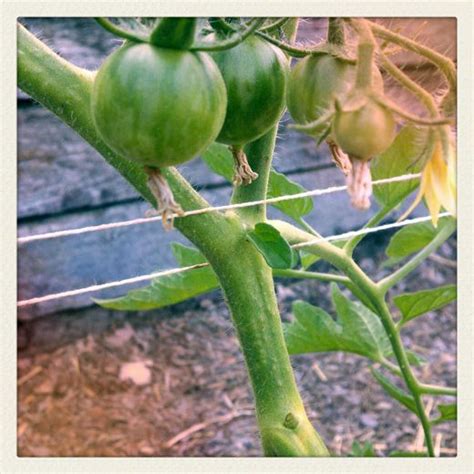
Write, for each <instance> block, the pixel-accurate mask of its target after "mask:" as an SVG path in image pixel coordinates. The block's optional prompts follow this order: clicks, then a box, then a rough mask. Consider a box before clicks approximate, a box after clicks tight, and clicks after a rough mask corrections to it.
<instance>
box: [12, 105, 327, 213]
mask: <svg viewBox="0 0 474 474" xmlns="http://www.w3.org/2000/svg"><path fill="white" fill-rule="evenodd" d="M288 123H289V120H286V119H285V120H284V121H283V123H282V127H281V131H280V136H283V135H284V136H285V139H284V140H279V142H278V147H277V150H276V156H275V167H276V168H277V169H278V170H279V171H281V172H285V173H286V172H291V171H292V170H294V169H301V168H308V167H312V166H318V165H321V164H322V163H329V158H328V157H327V153H326V150H325V149H324V148H322V149H320V150H316V147H315V145H314V141H313V140H312V139H311V138H309V137H306V136H303V135H301V134H298V133H296V132H292V133H288V132H287V131H285V127H286V124H288ZM18 160H19V164H18V173H19V179H18V192H19V196H20V199H19V201H18V217H19V218H20V219H23V218H28V217H34V216H38V215H43V214H49V215H50V214H54V213H61V212H64V211H72V210H74V209H84V208H93V207H98V206H102V205H106V204H111V203H114V202H117V201H123V200H128V199H133V198H135V197H137V194H136V192H135V191H134V190H133V189H132V188H131V187H130V186H129V185H128V184H127V182H126V181H125V180H124V179H123V178H122V176H120V175H119V173H117V172H116V171H115V170H114V169H113V168H112V167H111V166H110V165H108V164H107V163H106V162H105V160H103V159H102V157H101V156H100V155H99V154H98V153H97V152H96V151H95V150H94V149H93V148H92V147H91V146H90V145H89V144H88V143H86V142H85V141H84V140H82V139H81V138H80V137H79V136H78V135H77V134H76V133H75V132H74V131H73V130H72V129H70V128H69V127H68V126H67V125H64V124H63V123H62V122H61V121H60V120H59V119H57V118H56V117H55V116H54V115H53V114H52V113H50V112H49V111H47V110H45V109H44V108H41V107H26V108H20V109H19V111H18ZM180 170H181V171H182V172H183V174H184V175H185V176H186V178H188V179H189V180H190V181H191V183H192V184H193V185H194V186H196V187H197V188H201V187H203V186H206V185H209V184H212V185H217V184H223V183H224V181H223V179H222V178H221V177H219V176H217V175H215V174H213V173H212V172H210V171H209V169H208V167H207V166H206V164H205V163H204V162H203V161H202V160H201V159H199V158H197V159H195V160H193V161H191V162H189V163H186V164H184V165H182V166H180Z"/></svg>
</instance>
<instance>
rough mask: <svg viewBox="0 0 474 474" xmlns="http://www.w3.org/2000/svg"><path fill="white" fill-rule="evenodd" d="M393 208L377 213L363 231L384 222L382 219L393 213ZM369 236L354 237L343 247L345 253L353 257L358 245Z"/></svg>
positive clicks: (384, 208) (383, 209)
mask: <svg viewBox="0 0 474 474" xmlns="http://www.w3.org/2000/svg"><path fill="white" fill-rule="evenodd" d="M392 209H393V208H392V207H382V208H381V209H379V210H378V211H377V213H376V214H374V215H373V216H372V217H371V218H370V219H369V220H368V221H367V223H366V224H365V225H364V227H363V229H366V228H368V227H373V226H375V225H377V224H378V223H379V222H381V221H382V219H383V218H384V217H385V216H386V215H387V214H388V213H389V212H391V211H392ZM366 235H367V234H361V235H356V236H355V237H352V238H351V239H349V240H348V241H347V242H346V244H345V245H344V247H343V250H344V252H346V254H347V255H349V256H352V253H353V252H354V249H355V248H356V247H357V245H358V244H359V243H360V242H361V241H362V239H363V238H364V237H365V236H366Z"/></svg>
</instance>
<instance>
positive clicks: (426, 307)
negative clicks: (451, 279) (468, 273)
mask: <svg viewBox="0 0 474 474" xmlns="http://www.w3.org/2000/svg"><path fill="white" fill-rule="evenodd" d="M456 294H457V290H456V285H446V286H440V287H438V288H433V289H430V290H422V291H417V292H415V293H405V294H403V295H398V296H395V298H394V299H393V302H394V303H395V305H396V306H397V307H398V309H399V310H400V311H401V313H402V324H405V323H407V322H408V321H410V320H412V319H414V318H416V317H418V316H420V315H422V314H425V313H427V312H428V311H433V310H435V309H439V308H442V307H443V306H445V305H447V304H448V303H451V301H454V300H455V299H456Z"/></svg>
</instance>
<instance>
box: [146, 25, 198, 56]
mask: <svg viewBox="0 0 474 474" xmlns="http://www.w3.org/2000/svg"><path fill="white" fill-rule="evenodd" d="M196 23H197V19H196V18H163V19H162V20H160V22H159V23H158V25H157V26H156V27H155V29H154V30H153V31H152V32H151V34H150V43H151V44H154V45H155V46H159V47H160V48H171V49H189V48H190V47H191V45H192V44H193V43H194V37H195V35H196Z"/></svg>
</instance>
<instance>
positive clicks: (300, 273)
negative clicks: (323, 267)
mask: <svg viewBox="0 0 474 474" xmlns="http://www.w3.org/2000/svg"><path fill="white" fill-rule="evenodd" d="M273 276H275V277H284V278H302V279H307V280H320V281H334V282H338V283H343V284H346V283H350V280H349V278H347V277H345V276H343V275H333V274H331V273H318V272H308V271H304V270H278V269H274V270H273Z"/></svg>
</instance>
